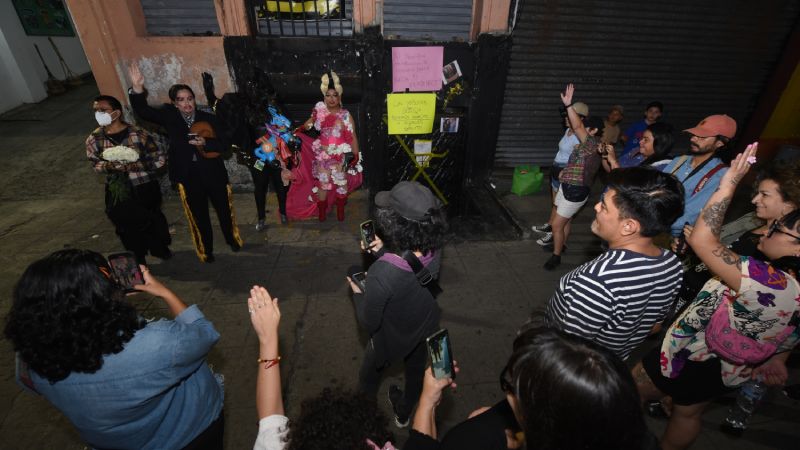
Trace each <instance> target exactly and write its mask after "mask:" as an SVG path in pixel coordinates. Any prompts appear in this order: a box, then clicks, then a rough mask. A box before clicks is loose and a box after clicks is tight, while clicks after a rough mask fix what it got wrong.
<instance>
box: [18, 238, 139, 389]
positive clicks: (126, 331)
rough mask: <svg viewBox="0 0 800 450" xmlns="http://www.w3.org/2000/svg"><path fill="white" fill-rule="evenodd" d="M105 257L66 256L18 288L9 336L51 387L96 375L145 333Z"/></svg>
mask: <svg viewBox="0 0 800 450" xmlns="http://www.w3.org/2000/svg"><path fill="white" fill-rule="evenodd" d="M123 296H124V293H123V291H122V289H121V288H120V286H119V285H118V284H117V283H116V282H114V281H113V279H112V277H111V269H110V268H109V267H108V263H107V262H106V259H105V258H103V256H102V255H100V254H98V253H95V252H92V251H88V250H77V249H70V250H61V251H58V252H55V253H53V254H51V255H49V256H47V257H45V258H43V259H40V260H38V261H36V262H34V263H33V264H31V265H30V266H28V268H27V269H26V270H25V273H23V274H22V277H21V278H20V279H19V281H18V282H17V285H16V286H15V288H14V298H13V304H12V306H11V311H10V312H9V314H8V317H7V318H6V327H5V335H6V337H7V338H8V339H9V340H10V341H11V342H12V344H13V345H14V350H15V351H17V352H19V354H20V357H21V358H22V360H23V361H25V362H26V363H27V364H28V365H29V366H30V368H31V369H33V370H34V371H35V372H36V373H38V374H39V375H41V376H43V377H45V378H47V379H48V380H50V381H51V382H56V381H60V380H63V379H64V378H66V377H67V376H69V374H70V373H72V372H83V373H94V372H96V371H98V370H99V369H100V368H101V367H102V366H103V355H110V354H115V353H119V352H121V351H122V349H123V347H124V345H125V343H126V342H128V341H130V340H131V338H133V335H134V334H135V333H136V331H137V330H139V329H141V328H142V327H144V321H143V320H142V319H140V318H139V316H138V314H137V313H136V309H135V308H134V307H133V306H131V305H129V304H127V303H125V302H123V300H122V299H123Z"/></svg>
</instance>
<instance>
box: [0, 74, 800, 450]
mask: <svg viewBox="0 0 800 450" xmlns="http://www.w3.org/2000/svg"><path fill="white" fill-rule="evenodd" d="M95 94H96V88H95V87H93V86H83V87H80V88H78V89H76V90H73V91H70V92H68V93H67V94H65V95H63V96H61V97H57V98H54V99H50V100H47V101H45V102H42V103H41V104H38V105H35V106H32V107H27V108H26V109H24V110H22V111H17V113H16V114H13V113H12V114H11V115H5V116H2V117H0V135H2V146H1V147H0V154H1V155H2V159H3V165H2V167H0V208H2V211H3V214H2V215H0V248H2V252H0V262H2V264H0V292H2V293H3V295H2V296H0V315H2V317H5V315H6V314H7V312H8V309H9V307H10V293H11V289H12V288H13V284H14V283H15V282H16V280H17V279H18V278H19V276H20V274H21V273H22V271H23V270H24V268H25V267H26V266H27V265H28V264H30V263H31V262H32V261H34V260H36V259H38V258H41V257H42V256H45V255H46V254H48V253H50V252H52V251H54V250H57V249H61V248H69V247H77V248H88V249H92V250H96V251H99V252H103V253H109V252H113V251H118V250H120V248H121V246H120V244H119V240H118V239H117V237H116V235H115V234H114V231H113V228H112V226H111V224H110V222H109V221H108V219H107V218H106V216H105V214H104V212H103V209H104V206H103V184H102V178H101V177H98V176H96V175H95V174H94V173H93V172H92V170H91V168H90V166H89V164H88V162H87V161H86V158H85V151H84V146H83V141H84V139H85V138H86V136H87V134H88V133H89V132H90V131H91V130H92V129H93V128H94V127H95V126H96V125H95V123H94V120H93V116H92V114H91V113H90V111H89V108H88V106H89V104H90V100H91V98H92V96H93V95H95ZM499 188H500V189H499V192H500V193H501V194H503V195H504V191H503V189H504V188H503V186H499ZM367 197H368V196H367V193H366V191H359V192H357V193H355V194H354V195H353V196H352V197H351V201H350V203H349V204H348V207H347V213H348V214H347V220H346V221H345V222H343V223H338V222H336V221H335V219H329V220H328V222H325V223H318V222H316V221H309V222H293V223H290V224H289V225H286V226H281V225H280V224H279V223H278V221H277V214H276V209H277V208H276V205H275V199H274V196H270V198H269V204H268V209H270V210H271V212H270V213H269V214H268V221H269V229H268V230H267V232H265V233H257V232H256V231H255V230H254V224H255V219H256V214H255V205H254V203H253V199H252V195H251V194H236V195H235V199H234V202H235V207H236V215H237V218H238V221H239V226H240V228H241V232H242V236H243V238H244V240H245V246H244V248H243V249H242V251H241V252H239V253H237V254H233V253H230V251H229V250H228V249H227V246H225V245H223V241H222V238H221V235H220V234H219V231H218V228H217V227H216V226H215V228H214V230H215V233H216V236H215V238H216V241H217V251H216V252H215V254H216V256H217V262H216V263H214V264H200V263H199V262H198V261H197V258H196V256H195V255H194V251H193V249H192V245H191V241H190V238H189V235H188V232H187V227H186V219H185V217H184V216H183V212H182V210H181V207H180V202H179V201H178V199H177V198H176V197H175V196H170V197H167V198H166V199H165V202H164V207H163V210H164V212H165V214H166V215H167V218H168V220H169V221H170V224H171V226H172V227H173V228H174V230H175V235H174V241H173V246H172V248H173V251H174V252H175V257H174V258H173V259H171V260H170V261H168V262H164V263H159V262H158V261H157V260H153V261H152V263H153V265H152V271H153V272H154V273H155V274H156V276H158V277H159V278H160V279H162V280H163V281H164V283H165V284H166V285H168V286H169V287H170V288H172V289H173V290H174V291H175V292H176V293H178V294H179V295H180V296H181V297H183V299H184V300H186V301H187V302H188V303H196V304H198V305H199V306H200V308H201V309H202V310H203V312H204V313H205V314H206V315H207V316H208V317H209V318H210V320H212V321H213V323H214V324H215V326H216V328H217V330H218V331H219V332H220V334H221V336H222V337H221V339H220V341H219V343H218V344H217V345H216V347H215V348H214V349H213V350H212V351H211V353H210V355H209V362H210V363H211V364H213V366H214V370H215V371H218V372H221V373H223V374H224V375H225V390H226V398H225V414H226V448H228V449H246V448H252V444H253V441H254V440H255V435H256V429H257V423H256V422H257V417H256V411H255V399H254V393H255V379H256V374H257V370H258V367H257V365H256V363H255V360H256V358H257V357H258V356H257V351H258V343H257V339H256V337H255V334H254V332H253V331H252V329H251V326H250V320H249V316H248V313H247V307H246V298H247V295H248V291H249V288H250V287H251V286H252V285H253V284H263V285H265V286H266V287H267V288H268V289H269V290H270V292H271V293H272V294H273V295H275V296H277V297H278V298H280V301H281V311H282V315H283V316H282V321H281V355H282V357H283V359H282V361H281V364H280V369H281V374H282V379H283V386H284V394H285V397H284V399H285V402H286V406H287V414H288V415H289V417H293V416H295V415H296V414H298V412H299V404H300V401H301V400H302V399H303V398H305V397H308V396H311V395H315V394H317V393H318V392H319V391H320V390H321V389H322V388H323V387H325V386H342V387H346V388H354V387H355V386H356V382H357V372H358V368H359V365H360V361H361V357H362V351H363V350H362V349H363V346H364V343H365V342H366V336H365V335H364V334H363V333H361V332H360V331H359V330H358V327H357V325H356V320H355V316H354V313H353V308H352V305H351V300H350V296H349V288H348V286H347V284H346V283H345V279H344V276H345V271H346V269H347V267H349V266H350V265H352V264H358V263H361V262H362V261H363V260H362V255H361V253H360V251H359V247H358V240H357V239H358V238H357V237H358V224H359V223H360V222H361V221H362V220H364V219H365V217H366V215H367V211H368V204H367ZM504 198H505V200H506V201H507V203H508V204H509V205H511V207H512V209H514V210H515V211H516V213H517V215H518V216H519V217H521V218H522V219H523V220H524V221H525V222H526V223H540V222H542V221H544V220H545V219H546V218H547V214H548V212H549V206H548V198H547V196H546V195H545V194H538V195H534V196H531V197H525V198H514V197H513V196H508V195H504ZM591 219H592V214H591V211H584V212H582V213H581V215H580V216H579V217H578V218H577V220H576V222H575V225H574V227H573V229H574V234H573V236H572V237H571V238H570V242H569V244H570V248H569V251H568V252H567V253H566V254H565V256H564V264H563V265H562V267H560V270H559V271H557V272H553V273H551V272H545V271H543V270H542V269H541V265H542V264H543V263H544V261H545V260H546V257H547V254H546V253H545V252H543V251H542V250H541V249H540V248H539V247H538V246H537V245H536V244H535V243H534V242H533V241H532V240H530V239H528V240H510V241H493V240H479V241H474V240H465V239H463V238H459V237H454V238H453V239H452V241H451V242H450V243H449V244H448V246H447V248H446V249H445V253H444V260H443V270H442V276H441V286H442V288H443V289H444V293H443V294H442V295H441V297H440V299H439V303H440V306H441V308H442V310H443V320H442V326H443V327H447V328H448V329H449V330H450V334H451V340H452V343H453V347H454V354H455V357H456V359H457V360H458V361H459V365H460V367H461V373H460V375H459V379H458V385H459V387H458V390H457V392H455V393H448V394H446V397H445V400H444V401H443V403H442V405H441V406H440V408H439V410H438V417H439V419H440V422H441V426H440V429H441V431H442V432H444V431H446V430H447V429H449V428H450V427H452V425H454V424H456V423H458V422H460V421H461V420H463V419H464V418H466V416H467V414H468V413H469V412H470V411H472V410H473V409H475V408H477V407H479V406H482V405H488V404H491V403H493V402H495V401H497V400H499V399H500V398H501V397H502V395H503V394H502V392H501V390H500V387H499V383H498V376H499V373H500V370H501V369H502V367H503V365H504V363H505V361H506V360H507V358H508V355H509V354H510V350H511V348H510V347H511V342H512V340H513V337H514V335H515V330H516V329H517V327H518V326H519V325H520V324H522V323H523V322H524V321H525V318H526V317H527V316H528V315H529V313H530V312H531V310H533V309H535V308H541V307H543V306H544V304H545V302H546V301H547V299H548V298H549V296H550V294H551V293H552V291H553V288H554V287H555V285H556V283H557V282H558V278H559V277H560V276H561V275H562V274H563V273H565V272H566V271H567V270H570V269H572V268H574V267H575V266H577V265H578V264H580V263H582V262H584V261H585V260H586V259H587V258H589V257H591V256H592V255H594V254H596V253H597V252H598V251H599V247H598V242H597V239H595V238H594V237H593V236H592V235H591V234H590V233H589V231H588V224H589V223H590V221H591ZM131 301H132V302H134V303H135V304H136V305H137V306H138V307H139V309H140V311H141V312H142V314H143V315H144V316H146V317H163V316H166V315H167V311H166V309H165V308H164V304H163V303H162V302H161V301H160V300H158V299H152V298H147V297H146V296H139V297H132V298H131ZM262 370H263V369H262ZM798 375H800V374H798V370H797V369H794V370H793V373H792V377H793V379H794V381H795V382H797V381H800V377H798ZM400 377H401V372H400V371H399V370H397V369H396V370H393V371H391V373H390V374H389V377H388V379H385V380H384V382H383V384H382V389H381V392H380V394H379V401H380V403H381V405H382V406H383V407H384V408H385V411H386V412H387V414H388V413H389V407H388V404H387V403H386V402H385V400H384V399H385V398H386V391H387V389H388V386H389V384H391V383H397V382H399V381H400ZM0 399H1V400H0V448H3V449H82V448H84V445H83V443H82V442H81V441H80V439H79V437H78V435H77V433H76V432H75V431H74V429H73V428H72V426H71V425H70V424H69V423H68V421H66V419H64V417H63V416H62V415H61V414H60V413H59V412H58V411H56V410H55V409H54V408H52V407H51V406H50V405H49V404H48V403H47V402H46V401H44V400H42V399H41V398H37V397H34V396H31V395H29V394H27V393H24V392H22V391H21V390H20V389H19V388H18V387H16V385H15V384H14V359H13V352H12V348H11V345H10V343H9V342H8V341H7V340H6V339H4V338H3V339H0ZM729 401H730V399H723V400H721V401H719V402H716V403H714V404H713V405H712V407H711V408H710V411H709V412H708V413H707V414H706V416H705V417H704V431H703V434H702V436H701V437H700V439H699V440H698V442H697V444H696V445H695V447H694V448H698V449H722V448H726V449H765V448H795V446H796V443H797V442H798V440H799V439H800V430H798V429H797V426H796V423H797V421H796V417H798V413H799V412H800V405H798V403H797V402H792V401H790V400H787V399H786V398H785V397H783V396H782V395H781V394H780V393H779V392H777V391H774V392H771V393H770V397H769V398H768V400H767V404H766V405H765V406H764V407H762V408H761V409H760V410H759V412H758V414H757V416H756V417H755V418H754V421H753V422H754V423H753V424H752V427H751V430H749V431H748V432H747V434H745V436H744V437H742V438H741V439H738V440H736V439H732V438H729V437H727V436H726V435H724V434H721V433H719V432H718V431H717V425H718V424H719V422H720V420H721V419H722V417H723V416H724V415H725V410H726V402H729ZM651 426H652V428H653V430H654V431H655V432H656V433H659V432H660V431H661V429H662V428H663V426H664V422H663V421H652V422H651ZM406 436H407V431H405V430H395V437H396V442H400V443H402V442H404V441H405V439H406Z"/></svg>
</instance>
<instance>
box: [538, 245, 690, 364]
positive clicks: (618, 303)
mask: <svg viewBox="0 0 800 450" xmlns="http://www.w3.org/2000/svg"><path fill="white" fill-rule="evenodd" d="M681 281H682V267H681V263H680V261H679V260H678V258H677V257H676V256H675V255H674V254H673V253H672V252H669V251H667V250H662V252H661V255H660V256H657V257H651V256H646V255H642V254H640V253H636V252H632V251H630V250H623V249H616V250H609V251H607V252H605V253H603V254H602V255H600V256H598V257H597V258H595V259H593V260H592V261H589V262H587V263H586V264H583V265H582V266H580V267H578V268H577V269H575V270H573V271H572V272H569V273H568V274H566V275H564V276H563V277H562V278H561V281H560V282H559V285H558V289H557V290H556V292H555V294H553V297H551V298H550V303H549V304H548V306H547V322H548V323H549V324H551V325H553V326H556V327H558V328H561V329H562V330H564V331H566V332H568V333H571V334H575V335H578V336H582V337H585V338H587V339H589V340H591V341H594V342H596V343H598V344H600V345H602V346H604V347H606V348H607V349H609V350H611V351H613V352H614V353H616V354H617V355H619V356H620V357H621V358H622V359H626V358H627V357H628V356H629V355H630V354H631V351H633V349H635V348H636V346H637V345H639V344H640V343H641V342H642V341H643V340H644V339H645V338H646V337H647V335H648V334H649V333H650V330H651V329H652V328H653V325H655V324H656V323H657V322H659V321H661V320H662V319H663V318H664V316H665V315H666V314H667V312H668V311H669V308H670V306H671V305H672V302H673V300H674V299H675V296H676V295H677V293H678V290H679V289H680V287H681Z"/></svg>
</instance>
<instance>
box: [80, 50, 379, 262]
mask: <svg viewBox="0 0 800 450" xmlns="http://www.w3.org/2000/svg"><path fill="white" fill-rule="evenodd" d="M129 77H130V80H131V88H130V89H129V90H128V98H129V100H130V104H131V107H132V109H133V111H134V112H135V113H136V115H137V116H138V117H139V118H140V119H142V120H145V121H147V122H150V123H152V124H155V125H157V126H159V127H161V128H162V129H163V130H164V131H165V133H166V136H167V138H168V141H169V145H168V151H167V152H166V153H168V154H165V152H164V150H162V149H160V148H159V146H158V145H156V143H155V142H154V140H153V138H152V137H151V136H150V135H149V134H148V133H147V132H145V131H144V130H142V129H141V128H139V127H137V126H134V125H131V124H128V123H126V122H125V121H124V118H123V110H122V104H121V103H120V102H119V100H118V99H116V98H114V97H112V96H109V95H100V96H98V97H97V98H95V100H94V103H93V109H94V111H95V118H96V119H97V123H98V125H99V127H98V128H97V129H95V130H94V131H93V132H92V133H91V135H90V136H89V138H88V139H87V140H86V154H87V157H88V158H89V161H90V162H91V163H92V167H93V168H94V170H95V171H96V172H98V173H103V174H106V213H107V215H108V217H109V219H110V220H111V222H112V223H113V224H114V227H115V230H116V233H117V235H118V236H119V237H120V240H121V242H122V245H123V247H125V249H126V250H128V251H130V252H132V253H134V254H135V255H136V259H137V260H138V261H139V262H140V263H142V264H146V259H145V257H146V255H147V254H148V253H149V254H150V255H152V256H154V257H157V258H160V259H169V258H170V257H171V256H172V252H171V251H170V249H169V245H170V243H171V236H170V234H169V228H168V225H167V220H166V218H165V216H164V214H163V213H162V212H161V190H160V185H159V183H158V179H159V171H160V170H163V169H164V168H167V171H168V174H169V180H170V182H171V184H172V185H173V186H174V187H175V188H176V190H177V191H178V193H179V195H180V198H181V202H182V204H183V208H184V213H185V215H186V219H187V222H188V225H189V232H190V235H191V237H192V242H193V243H194V247H195V251H196V253H197V256H198V258H199V259H200V261H202V262H207V263H211V262H214V261H215V257H214V233H213V230H212V227H211V218H210V216H209V210H208V204H209V202H210V203H211V205H212V206H213V207H214V210H215V211H216V213H217V218H218V219H219V225H220V230H221V231H222V235H223V237H224V239H225V242H226V243H227V244H228V245H229V246H230V248H231V250H232V251H233V252H238V251H239V250H240V249H241V247H242V245H243V240H242V237H241V235H240V233H239V227H238V224H237V221H236V215H235V209H234V205H233V196H232V193H233V191H232V189H231V185H230V182H229V180H228V172H227V169H226V168H225V164H224V162H223V158H224V156H225V155H226V154H228V153H229V151H230V150H231V149H235V150H238V151H239V152H241V154H242V158H240V159H238V161H240V162H241V163H242V164H244V165H246V166H247V168H248V170H249V171H250V173H251V175H252V178H253V184H254V187H255V190H254V195H255V202H256V209H257V214H258V218H257V223H256V226H255V227H256V230H257V231H264V230H265V229H266V208H265V206H266V202H265V200H266V195H267V191H268V186H269V185H270V184H271V185H272V187H273V190H274V191H275V194H276V197H277V199H278V209H279V214H280V222H281V223H282V224H286V223H287V222H288V220H289V219H292V220H302V219H307V218H309V217H313V216H317V217H318V218H319V221H320V222H323V221H325V220H326V218H327V214H328V211H329V210H330V209H331V208H333V207H334V205H335V209H336V217H337V219H338V220H339V221H343V220H344V214H345V204H346V203H347V197H348V195H349V194H350V193H351V192H352V191H353V190H355V189H357V188H358V187H359V186H360V185H361V181H362V171H363V168H362V165H361V160H362V158H361V154H360V152H359V149H358V138H357V136H356V132H355V121H354V120H353V117H352V115H351V114H350V113H349V112H348V111H347V110H346V109H345V108H343V107H342V101H341V97H342V94H343V92H344V90H343V88H342V85H341V83H340V81H339V77H338V76H337V75H336V73H335V72H329V73H326V74H324V75H323V76H322V80H321V85H320V90H321V92H322V95H323V98H324V101H321V102H318V103H317V104H316V106H314V109H313V111H312V113H311V117H310V118H309V119H308V120H307V121H306V122H305V123H304V124H303V125H302V126H301V127H298V128H297V130H292V129H291V121H289V119H287V118H286V117H285V116H284V115H283V114H282V113H281V111H280V109H279V107H278V106H277V105H276V104H275V103H274V99H273V100H272V102H271V103H270V100H269V99H268V100H267V106H266V107H264V108H263V111H260V113H259V114H258V116H259V120H258V121H257V122H248V121H247V120H245V118H242V117H237V118H236V120H235V121H234V120H230V115H228V114H221V115H220V117H218V115H217V114H215V112H216V111H217V108H219V109H220V111H225V110H228V111H230V110H231V109H234V108H236V107H238V106H239V105H237V104H235V102H234V101H232V100H231V99H230V98H229V96H228V95H225V96H223V97H222V98H217V97H216V95H215V94H214V92H213V81H209V80H207V79H204V84H206V85H207V86H206V95H207V97H208V98H209V99H210V100H211V101H213V104H212V105H211V106H212V111H211V112H208V111H205V110H202V109H199V108H198V107H197V103H196V101H195V94H194V91H193V90H192V88H191V87H190V86H188V85H186V84H175V85H173V86H172V87H171V88H170V89H169V99H170V101H171V103H168V104H164V105H160V106H157V107H154V106H151V105H149V104H148V103H147V91H146V90H145V87H144V85H145V79H144V76H143V75H142V73H141V71H140V70H139V67H138V66H137V65H135V64H134V65H131V66H130V68H129ZM209 83H210V86H208V85H209ZM220 118H223V119H227V120H220ZM232 122H235V123H232ZM312 131H313V132H314V133H315V134H318V136H316V137H311V136H310V135H311V134H312ZM109 150H110V151H109Z"/></svg>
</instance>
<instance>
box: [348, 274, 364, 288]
mask: <svg viewBox="0 0 800 450" xmlns="http://www.w3.org/2000/svg"><path fill="white" fill-rule="evenodd" d="M350 279H351V280H353V282H354V283H356V284H357V285H358V287H360V288H361V292H366V291H367V273H366V272H356V273H354V274H353V275H351V276H350Z"/></svg>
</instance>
